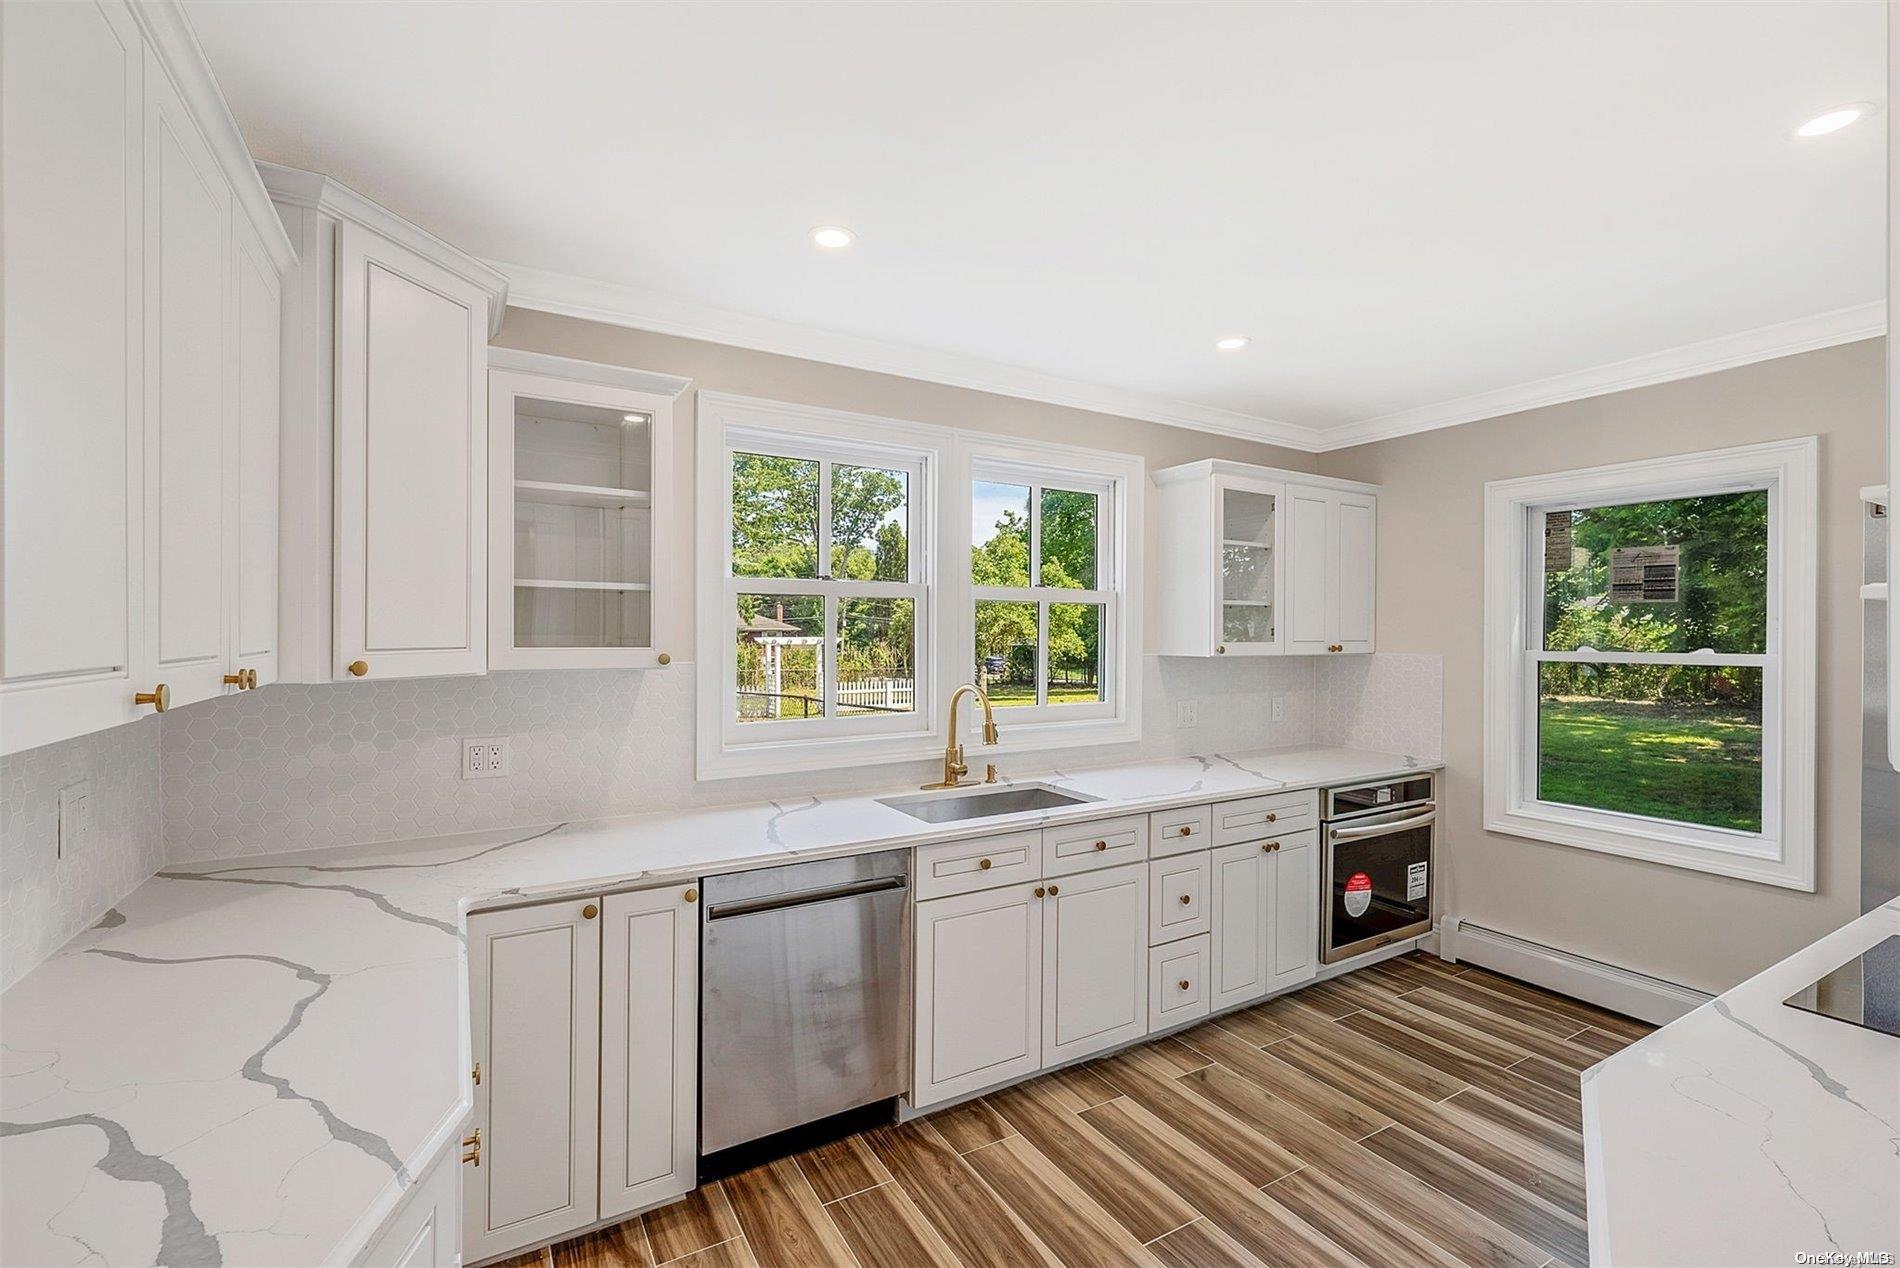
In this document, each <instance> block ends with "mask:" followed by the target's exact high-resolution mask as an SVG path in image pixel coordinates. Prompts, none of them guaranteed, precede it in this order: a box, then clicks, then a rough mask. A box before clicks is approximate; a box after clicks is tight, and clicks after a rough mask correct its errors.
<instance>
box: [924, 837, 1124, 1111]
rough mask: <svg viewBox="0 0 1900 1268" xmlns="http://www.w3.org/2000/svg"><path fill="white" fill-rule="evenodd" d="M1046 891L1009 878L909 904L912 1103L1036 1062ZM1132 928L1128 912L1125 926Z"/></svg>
mask: <svg viewBox="0 0 1900 1268" xmlns="http://www.w3.org/2000/svg"><path fill="white" fill-rule="evenodd" d="M1120 870H1123V871H1134V870H1139V869H1133V868H1126V869H1120ZM1070 883H1075V882H1067V881H1065V882H1062V884H1064V885H1067V884H1070ZM1047 888H1048V887H1047V886H1045V885H1042V884H1040V883H1036V884H1018V885H1009V886H1005V887H1003V888H1001V889H986V890H981V891H979V892H977V893H972V894H959V895H957V896H955V897H951V898H939V899H934V900H932V901H930V902H925V903H918V904H917V907H916V917H915V924H914V929H915V937H916V943H915V946H916V954H915V956H914V957H913V968H914V972H915V975H916V976H915V987H916V991H915V999H914V1002H913V1009H914V1012H915V1021H916V1043H915V1046H914V1052H913V1054H912V1056H913V1061H914V1066H915V1077H914V1078H913V1080H912V1086H911V1104H912V1105H913V1106H917V1107H920V1108H921V1107H923V1106H926V1105H934V1104H936V1103H937V1102H939V1101H944V1100H948V1099H950V1098H952V1097H955V1096H959V1095H962V1094H964V1093H968V1092H975V1091H978V1090H979V1089H982V1088H986V1087H990V1086H993V1085H995V1084H998V1083H1007V1082H1010V1081H1011V1080H1014V1079H1019V1078H1022V1077H1024V1076H1025V1075H1030V1074H1034V1073H1035V1072H1036V1071H1037V1070H1039V1069H1041V1068H1042V1065H1043V955H1044V951H1043V946H1044V934H1043V917H1044V910H1045V908H1046V907H1047V906H1048V900H1047V899H1046V897H1045V895H1046V891H1047ZM1141 927H1142V926H1141V923H1140V919H1139V913H1137V914H1136V917H1135V919H1134V921H1133V923H1132V925H1131V928H1133V929H1135V930H1137V931H1139V929H1140V928H1141Z"/></svg>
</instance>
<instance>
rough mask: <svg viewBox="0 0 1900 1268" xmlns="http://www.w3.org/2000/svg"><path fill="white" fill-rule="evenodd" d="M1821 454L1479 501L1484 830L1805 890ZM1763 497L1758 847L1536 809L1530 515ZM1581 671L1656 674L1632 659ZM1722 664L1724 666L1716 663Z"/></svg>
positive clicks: (1757, 450)
mask: <svg viewBox="0 0 1900 1268" xmlns="http://www.w3.org/2000/svg"><path fill="white" fill-rule="evenodd" d="M1818 452H1819V442H1818V441H1817V440H1816V439H1815V438H1814V437H1812V436H1807V437H1802V438H1800V439H1795V440H1786V441H1774V442H1770V443H1768V444H1759V445H1744V446H1740V447H1738V448H1733V449H1721V450H1712V451H1708V452H1704V453H1693V454H1683V455H1680V456H1677V457H1671V458H1658V459H1648V460H1644V461H1640V462H1627V463H1618V464H1616V465H1614V466H1603V467H1591V468H1587V469H1584V470H1579V471H1566V472H1558V473H1554V474H1551V475H1540V476H1528V477H1525V478H1522V479H1516V480H1497V481H1492V482H1490V483H1487V484H1486V485H1485V486H1484V498H1485V565H1484V572H1485V608H1484V624H1485V656H1484V659H1485V728H1484V826H1485V828H1486V829H1487V830H1488V831H1491V832H1500V833H1505V834H1508V835H1511V836H1520V837H1529V838H1531V839H1534V840H1539V841H1549V842H1553V843H1555V844H1559V845H1568V846H1573V847H1576V848H1579V849H1586V850H1595V851H1598V852H1601V853H1605V854H1616V855H1622V856H1624V857H1627V858H1635V859H1644V860H1647V861H1649V862H1653V863H1663V864H1667V865H1669V866H1672V867H1679V868H1685V869H1688V870H1691V871H1699V872H1712V873H1715V874H1717V875H1721V876H1733V877H1738V878H1741V879H1743V880H1750V881H1756V882H1759V883H1761V884H1765V885H1777V886H1781V887H1783V888H1786V889H1798V890H1804V891H1807V892H1810V893H1812V892H1813V890H1814V821H1815V806H1814V728H1815V639H1816V634H1815V620H1816V618H1815V600H1816V585H1817V574H1818V568H1819V564H1818V552H1819V545H1818V526H1817V524H1818V507H1819V483H1818V480H1819V476H1818V463H1817V454H1818ZM1751 488H1766V489H1768V490H1769V510H1768V549H1769V587H1770V589H1769V596H1768V598H1769V602H1768V619H1769V648H1770V652H1771V654H1770V655H1769V656H1765V657H1761V658H1758V659H1760V660H1761V661H1762V662H1763V664H1764V667H1765V668H1766V669H1767V671H1768V672H1767V674H1766V675H1765V676H1764V681H1763V687H1762V695H1763V710H1762V711H1763V718H1762V721H1763V734H1764V737H1772V736H1775V735H1777V734H1778V735H1779V739H1780V742H1779V744H1778V745H1772V744H1770V745H1764V751H1763V768H1764V775H1763V783H1764V788H1763V804H1762V831H1761V833H1760V834H1752V833H1742V832H1731V831H1725V830H1722V829H1715V828H1698V827H1695V826H1693V825H1688V824H1676V823H1670V822H1668V821H1665V820H1659V819H1649V818H1645V817H1642V816H1638V815H1627V814H1618V813H1614V812H1610V811H1600V810H1587V809H1581V808H1577V807H1569V806H1558V805H1553V804H1551V803H1549V802H1542V801H1538V800H1537V799H1536V798H1535V784H1534V783H1533V782H1532V781H1531V779H1530V770H1531V764H1532V763H1533V762H1534V760H1535V752H1534V750H1535V745H1536V707H1537V702H1536V697H1535V693H1534V692H1533V691H1530V690H1529V689H1528V686H1529V676H1528V671H1527V667H1528V665H1529V664H1530V663H1531V657H1530V655H1529V651H1528V649H1529V638H1530V629H1529V627H1530V625H1531V624H1532V618H1531V606H1530V602H1529V600H1530V597H1531V596H1532V595H1534V594H1539V593H1541V580H1542V553H1541V551H1539V552H1533V551H1532V549H1531V547H1532V544H1533V538H1532V534H1531V525H1530V520H1531V513H1532V510H1533V508H1548V507H1549V506H1550V505H1551V504H1562V503H1566V502H1570V503H1576V504H1581V505H1605V504H1610V503H1624V502H1639V501H1641V502H1646V501H1653V500H1656V499H1659V498H1669V497H1685V496H1694V495H1700V494H1709V493H1719V492H1727V491H1737V490H1742V489H1751ZM1587 657H1588V659H1591V660H1595V661H1601V660H1623V661H1630V662H1644V661H1646V660H1647V661H1653V660H1655V659H1657V658H1655V657H1646V656H1644V655H1642V654H1636V653H1607V652H1598V653H1589V654H1587ZM1724 659H1725V660H1726V659H1730V658H1724Z"/></svg>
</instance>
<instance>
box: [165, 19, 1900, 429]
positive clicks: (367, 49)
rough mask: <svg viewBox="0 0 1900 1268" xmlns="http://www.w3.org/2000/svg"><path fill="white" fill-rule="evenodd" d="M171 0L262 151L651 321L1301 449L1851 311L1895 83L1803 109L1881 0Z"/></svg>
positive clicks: (1641, 376) (1867, 71) (1871, 260)
mask: <svg viewBox="0 0 1900 1268" xmlns="http://www.w3.org/2000/svg"><path fill="white" fill-rule="evenodd" d="M186 8H187V10H188V11H189V13H190V16H191V18H192V21H193V23H194V24H195V26H196V28H197V31H198V35H199V37H200V39H201V40H202V42H203V44H204V47H205V50H206V52H207V54H208V56H209V58H210V61H211V64H212V67H213V69H214V71H215V72H216V74H217V76H218V79H219V81H220V83H221V84H222V85H223V88H224V91H225V94H226V95H227V97H228V98H229V99H230V102H231V106H232V109H233V111H234V113H235V114H236V116H237V119H238V122H239V124H240V125H241V126H242V127H243V129H244V132H245V135H246V137H247V138H248V140H249V141H250V144H251V147H252V150H253V152H254V153H255V154H256V155H257V156H258V157H259V158H264V159H270V160H274V161H276V162H281V163H287V164H290V165H292V166H296V167H304V168H311V169H315V170H318V171H322V172H324V173H326V174H328V175H330V176H333V177H336V178H337V179H339V180H341V181H343V182H344V183H345V184H348V185H350V186H353V187H354V188H356V189H357V190H359V191H360V192H362V193H364V194H366V195H368V196H369V197H371V198H374V199H376V200H377V201H379V202H381V203H383V204H384V205H386V206H388V207H389V208H391V209H392V210H394V211H396V212H398V213H400V214H402V215H404V216H407V217H409V218H411V219H413V220H415V221H417V222H418V223H420V224H422V225H424V226H426V227H428V228H430V229H432V230H434V231H435V232H437V233H439V234H440V235H442V236H443V237H445V238H447V239H448V240H450V241H451V242H454V243H455V244H456V245H458V246H460V247H462V248H464V249H465V250H468V251H470V252H472V253H474V254H476V255H479V256H482V257H485V258H488V259H491V260H494V261H497V262H506V263H502V264H501V267H502V268H503V269H504V271H506V272H508V273H510V274H511V277H512V279H513V283H514V302H521V301H522V300H524V299H525V300H527V301H528V302H531V303H536V304H539V305H544V306H547V307H551V308H556V309H562V308H565V309H568V310H571V311H601V312H610V313H613V314H615V315H617V316H618V317H620V318H621V319H622V320H625V321H627V322H628V323H629V324H635V325H641V326H645V327H649V328H653V329H662V330H671V331H673V332H676V333H689V334H699V335H703V336H708V337H712V338H720V339H725V340H726V341H728V342H735V343H742V344H748V345H751V346H765V347H773V348H776V349H778V350H782V351H789V352H794V353H798V354H801V355H809V356H818V357H821V358H824V359H828V360H836V361H841V362H846V363H851V364H862V365H868V366H871V367H873V368H880V369H894V370H897V371H899V372H907V373H915V374H918V375H920V376H923V377H930V378H940V379H944V380H946V381H952V382H965V383H970V384H973V385H978V386H994V387H1000V388H1002V389H1003V390H1015V391H1018V392H1019V393H1020V394H1023V395H1030V396H1041V397H1045V398H1047V399H1055V400H1067V401H1070V402H1071V403H1078V404H1087V405H1094V406H1096V407H1099V408H1107V409H1112V410H1118V411H1119V412H1125V413H1135V414H1140V415H1143V416H1146V417H1153V418H1159V419H1162V420H1164V421H1169V422H1177V423H1184V424H1186V425H1191V426H1202V427H1206V428H1208V429H1211V430H1220V431H1232V432H1237V433H1243V434H1255V435H1259V436H1262V437H1268V438H1277V439H1282V440H1286V441H1288V442H1290V443H1294V444H1299V445H1302V446H1305V447H1309V448H1330V447H1334V446H1336V445H1339V444H1343V443H1348V442H1351V441H1354V440H1358V439H1364V438H1367V437H1371V436H1375V435H1381V434H1396V433H1397V432H1401V431H1407V430H1418V429H1421V428H1423V427H1428V426H1437V425H1444V424H1445V423H1448V422H1456V421H1463V420H1465V419H1468V418H1472V417H1482V416H1485V415H1487V414H1497V413H1501V412H1506V411H1507V410H1509V409H1512V408H1521V407H1523V406H1525V405H1529V404H1536V403H1541V402H1542V401H1545V400H1551V399H1564V398H1567V397H1571V396H1578V395H1587V394H1590V393H1591V392H1593V391H1601V390H1605V389H1606V387H1615V386H1623V385H1627V384H1629V383H1633V382H1642V381H1651V380H1654V379H1657V378H1666V377H1676V376H1679V375H1680V374H1682V373H1685V372H1694V371H1696V370H1699V369H1704V368H1709V367H1712V366H1717V365H1722V364H1732V363H1736V362H1738V361H1744V360H1750V359H1758V358H1759V357H1761V356H1763V355H1774V354H1775V353H1777V352H1780V351H1784V350H1791V349H1795V348H1800V347H1810V346H1818V345H1821V344H1825V343H1829V342H1840V341H1842V340H1844V339H1845V338H1849V337H1861V336H1864V335H1866V334H1869V333H1873V332H1874V331H1876V330H1878V329H1879V328H1880V320H1881V318H1880V313H1879V310H1878V308H1877V307H1875V306H1876V305H1877V304H1878V303H1879V302H1880V301H1881V300H1882V299H1883V298H1884V295H1885V287H1884V283H1883V238H1884V230H1885V220H1884V210H1885V177H1886V169H1885V161H1884V155H1883V149H1882V147H1883V143H1884V131H1885V125H1886V122H1887V115H1886V114H1885V113H1884V112H1883V113H1881V114H1879V115H1877V116H1875V118H1874V119H1873V120H1872V121H1871V122H1866V123H1862V124H1859V125H1856V126H1855V127H1852V128H1849V129H1847V130H1846V131H1843V132H1840V133H1836V134H1834V135H1832V136H1828V137H1824V138H1820V139H1817V140H1811V141H1795V140H1792V139H1791V138H1790V137H1789V132H1790V130H1791V129H1792V128H1794V127H1795V126H1796V125H1797V124H1799V123H1801V122H1802V121H1804V120H1805V119H1807V118H1809V117H1811V116H1813V115H1815V114H1818V113H1820V112H1821V111H1823V110H1825V109H1827V108H1829V107H1831V106H1835V105H1838V104H1840V103H1843V102H1849V101H1856V100H1871V101H1881V100H1883V99H1884V97H1885V87H1884V78H1885V57H1884V52H1883V50H1884V43H1885V40H1884V27H1883V6H1882V5H1881V4H1880V3H1878V0H1864V2H1859V3H1818V2H1815V0H1797V2H1795V3H1739V2H1731V3H1720V4H1717V3H1702V2H1699V0H1695V2H1687V3H1679V2H1666V0H1651V2H1650V3H1644V4H1595V3H1591V4H1578V3H1545V4H1530V3H1512V4H1464V3H1460V4H1453V3H1406V4H1389V5H1388V4H1343V3H1338V4H1291V3H1280V4H1253V5H1248V4H1203V3H1174V4H1157V5H1108V4H1089V5H1056V4H1050V5H1039V4H1017V5H1010V6H1007V7H1004V6H992V5H968V4H936V3H922V4H884V5H845V4H816V3H780V4H771V5H764V4H756V5H755V4H713V3H704V4H642V5H632V4H581V3H537V4H521V3H488V4H475V3H460V4H437V3H381V4H337V3H321V2H318V3H310V2H306V0H279V2H277V3H268V4H265V3H255V2H253V0H187V3H186ZM834 222H835V223H840V224H845V225H849V226H851V227H852V228H853V229H855V230H856V231H857V233H858V234H859V235H860V236H859V241H858V243H857V245H856V246H855V247H853V248H852V249H851V250H849V251H848V252H844V253H841V254H836V255H828V254H825V253H822V252H820V251H818V250H817V249H815V248H814V247H812V246H811V245H810V243H809V242H808V241H807V240H806V231H807V230H808V229H809V228H810V227H811V226H813V225H815V224H820V223H834ZM562 275H565V276H562ZM582 279H585V281H583V280H582ZM1228 333H1241V334H1247V335H1251V336H1252V338H1253V344H1252V346H1251V347H1249V348H1247V349H1246V350H1244V351H1242V352H1239V353H1219V352H1216V351H1215V350H1214V348H1213V341H1214V339H1215V338H1216V337H1217V336H1219V335H1224V334H1228Z"/></svg>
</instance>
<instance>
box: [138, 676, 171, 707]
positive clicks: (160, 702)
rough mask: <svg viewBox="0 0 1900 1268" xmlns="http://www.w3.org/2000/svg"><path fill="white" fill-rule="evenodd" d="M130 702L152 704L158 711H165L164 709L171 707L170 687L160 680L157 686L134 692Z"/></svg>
mask: <svg viewBox="0 0 1900 1268" xmlns="http://www.w3.org/2000/svg"><path fill="white" fill-rule="evenodd" d="M132 703H133V704H149V705H151V706H152V708H153V709H155V710H157V711H158V712H160V713H163V712H165V710H167V709H169V708H171V707H172V692H171V688H170V687H167V686H166V685H165V684H164V683H162V682H161V683H159V684H158V686H156V687H154V688H152V689H151V690H150V691H141V692H137V693H136V694H134V695H133V697H132Z"/></svg>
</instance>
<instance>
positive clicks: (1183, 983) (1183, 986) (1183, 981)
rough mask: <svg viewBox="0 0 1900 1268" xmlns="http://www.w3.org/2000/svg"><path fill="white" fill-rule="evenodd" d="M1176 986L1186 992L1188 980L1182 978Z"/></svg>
mask: <svg viewBox="0 0 1900 1268" xmlns="http://www.w3.org/2000/svg"><path fill="white" fill-rule="evenodd" d="M1175 985H1176V986H1178V987H1180V988H1181V989H1182V990H1184V991H1185V990H1186V989H1187V988H1188V980H1187V979H1186V978H1182V979H1181V980H1180V981H1178V982H1176V983H1175Z"/></svg>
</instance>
